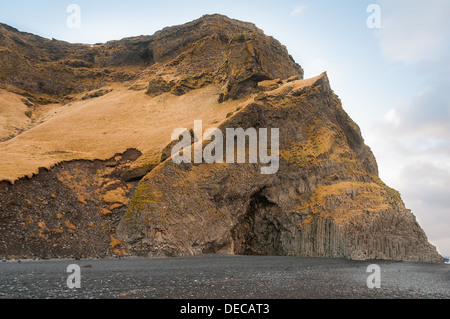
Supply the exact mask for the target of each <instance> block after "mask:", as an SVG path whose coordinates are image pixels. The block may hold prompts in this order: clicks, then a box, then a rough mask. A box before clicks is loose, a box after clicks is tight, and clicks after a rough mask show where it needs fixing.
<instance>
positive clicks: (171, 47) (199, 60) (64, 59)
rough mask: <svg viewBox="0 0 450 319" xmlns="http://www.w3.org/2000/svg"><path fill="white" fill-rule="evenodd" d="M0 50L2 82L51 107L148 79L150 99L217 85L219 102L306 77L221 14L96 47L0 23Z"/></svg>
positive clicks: (250, 28) (268, 42)
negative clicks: (266, 82) (270, 84)
mask: <svg viewBox="0 0 450 319" xmlns="http://www.w3.org/2000/svg"><path fill="white" fill-rule="evenodd" d="M0 49H1V50H0V70H1V71H0V83H3V84H4V85H10V86H13V87H15V88H16V89H21V90H24V91H26V92H27V93H28V94H33V95H35V94H38V95H39V94H47V95H50V96H51V97H52V99H50V100H49V102H51V101H58V98H59V99H61V98H62V97H64V96H67V95H69V94H73V93H77V92H83V91H90V90H93V89H97V88H99V87H102V86H104V85H106V84H108V83H112V82H121V81H126V80H130V79H135V80H136V81H138V80H143V78H144V79H145V81H148V78H150V85H149V86H148V94H151V95H157V94H161V93H165V92H172V93H173V94H177V95H183V94H185V93H186V92H189V91H190V90H193V89H198V88H201V87H204V86H206V85H209V84H212V83H220V84H221V85H223V91H222V93H221V95H220V97H219V98H220V100H221V101H223V100H227V99H229V98H238V97H241V96H243V95H245V94H247V93H250V92H254V91H255V89H256V85H257V83H258V82H259V81H262V80H272V79H275V78H278V77H282V78H286V77H289V76H296V75H299V76H301V77H303V70H302V68H301V67H300V66H299V65H297V64H296V63H295V62H294V60H293V59H292V57H291V56H289V54H288V52H287V50H286V48H285V47H283V46H282V45H281V44H280V43H279V42H278V41H277V40H275V39H273V38H272V37H269V36H266V35H265V34H264V33H263V32H262V31H261V30H260V29H258V28H257V27H256V26H255V25H253V24H251V23H246V22H241V21H237V20H232V19H229V18H227V17H224V16H221V15H209V16H204V17H202V18H200V19H198V20H195V21H193V22H190V23H187V24H185V25H181V26H175V27H170V28H165V29H163V30H162V31H159V32H157V33H155V34H154V35H153V36H139V37H133V38H127V39H123V40H120V41H110V42H108V43H104V44H97V45H94V46H90V45H84V44H71V43H66V42H63V41H58V40H55V39H53V40H48V39H44V38H41V37H39V36H35V35H32V34H28V33H23V32H19V31H18V30H16V29H14V28H12V27H9V26H7V25H4V24H0ZM130 67H139V68H140V70H139V71H140V72H136V69H130ZM141 72H142V74H141ZM143 75H144V76H143ZM147 84H148V82H147ZM38 102H39V101H38ZM41 102H42V101H41Z"/></svg>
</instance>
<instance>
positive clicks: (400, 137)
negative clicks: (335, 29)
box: [366, 0, 450, 256]
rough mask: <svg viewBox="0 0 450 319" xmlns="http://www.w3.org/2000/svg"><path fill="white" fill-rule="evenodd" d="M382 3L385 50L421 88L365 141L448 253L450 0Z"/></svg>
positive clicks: (385, 174)
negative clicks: (416, 80) (412, 75)
mask: <svg viewBox="0 0 450 319" xmlns="http://www.w3.org/2000/svg"><path fill="white" fill-rule="evenodd" d="M379 3H380V5H381V9H382V17H383V21H382V26H383V27H382V29H380V30H378V31H377V36H378V39H379V44H380V48H381V50H382V52H383V54H384V56H385V57H386V58H387V59H388V60H389V61H391V62H401V63H402V64H403V65H402V68H403V70H408V71H410V72H411V73H412V74H414V73H415V75H416V76H417V78H418V81H420V82H418V84H419V83H420V84H421V85H422V86H421V87H422V89H421V92H418V93H417V94H415V95H413V96H410V97H409V98H404V99H403V100H401V101H397V103H396V105H392V107H391V110H390V111H389V112H388V113H387V114H386V115H385V117H384V122H383V123H378V124H377V125H375V126H374V127H372V129H371V130H368V134H367V136H366V140H367V141H368V144H369V145H370V147H371V148H372V149H373V150H374V153H375V155H376V157H377V161H378V164H379V167H380V176H381V178H382V179H383V180H384V181H385V182H386V183H387V184H388V185H390V186H391V187H394V188H396V189H397V190H399V191H400V192H401V193H402V198H403V200H404V201H405V204H406V206H407V207H408V208H410V209H411V210H412V212H413V213H414V214H415V215H416V216H417V219H418V221H419V223H420V225H421V226H422V227H423V228H424V230H425V232H426V233H427V235H428V237H429V239H430V241H431V243H433V244H434V245H436V246H437V248H438V250H439V251H440V253H441V254H443V255H447V256H450V231H449V230H450V196H449V195H450V193H449V185H450V95H449V94H448V89H449V88H450V67H449V64H450V28H448V22H447V21H448V14H449V13H450V1H448V0H436V1H418V0H398V1H387V0H380V1H379ZM411 73H410V74H411ZM405 74H406V73H405ZM392 85H399V86H401V85H403V83H393V84H392Z"/></svg>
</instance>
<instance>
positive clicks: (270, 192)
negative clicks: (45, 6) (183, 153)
mask: <svg viewBox="0 0 450 319" xmlns="http://www.w3.org/2000/svg"><path fill="white" fill-rule="evenodd" d="M112 85H113V86H114V90H113V91H112V89H111V86H112ZM0 89H2V90H4V91H6V92H8V94H10V95H11V94H13V95H14V96H13V97H14V98H15V95H17V96H18V97H19V98H18V100H19V101H20V99H22V102H23V103H27V104H26V105H27V106H28V104H29V105H30V106H28V107H31V108H32V109H33V111H36V113H38V114H40V113H39V111H40V110H41V109H42V108H44V106H45V107H46V109H45V110H46V111H45V112H44V111H41V113H42V114H43V116H41V117H39V118H33V122H34V125H35V127H32V128H30V129H29V130H28V131H25V132H23V134H22V135H21V136H20V137H22V139H21V138H18V137H16V138H12V137H11V138H9V139H8V140H7V141H5V142H2V143H3V144H4V147H3V151H0V158H1V159H4V160H3V162H5V163H6V162H7V161H10V163H9V164H8V163H6V164H5V163H2V164H1V165H0V172H3V173H4V176H8V178H9V181H4V182H2V183H0V194H2V196H1V199H0V202H1V204H2V205H1V206H0V242H1V245H0V256H3V257H6V258H10V257H11V256H16V257H17V256H21V258H23V257H35V256H37V257H42V256H45V257H71V256H81V257H98V256H102V257H103V256H107V255H114V254H116V255H140V256H184V255H196V254H207V253H228V254H249V255H292V256H321V257H344V258H352V259H371V258H380V259H392V260H411V261H426V262H442V258H441V256H439V254H438V253H437V251H436V249H435V248H434V247H433V246H431V245H430V244H429V243H428V240H427V238H426V235H425V233H424V232H423V230H422V229H421V228H420V226H419V225H418V223H417V221H416V220H415V218H414V216H413V215H412V214H411V212H410V211H408V210H407V209H406V208H405V205H404V203H403V202H402V200H401V198H400V195H399V194H398V192H396V191H395V190H393V189H391V188H389V187H388V186H386V185H385V184H384V183H383V182H382V181H381V180H380V179H379V177H378V168H377V164H376V160H375V158H374V156H373V154H372V152H371V151H370V149H369V148H368V147H367V146H366V145H365V144H364V140H363V138H362V137H361V133H360V131H359V128H358V126H357V125H356V124H355V123H354V122H353V121H352V120H351V119H350V118H349V116H348V115H347V114H346V113H345V111H344V110H343V108H342V105H341V102H340V100H339V98H338V97H337V96H336V94H334V92H333V91H332V89H331V87H330V84H329V81H328V78H327V76H326V74H322V75H320V76H318V77H316V78H313V79H309V80H304V79H303V70H302V68H301V67H300V66H299V65H298V64H296V63H295V62H294V61H293V59H292V57H291V56H290V55H289V54H288V52H287V50H286V48H285V47H284V46H282V45H281V44H280V43H279V42H278V41H277V40H275V39H273V38H271V37H269V36H266V35H265V34H264V33H263V32H262V31H261V30H260V29H258V28H257V27H256V26H255V25H253V24H250V23H246V22H241V21H237V20H232V19H229V18H226V17H224V16H220V15H212V16H204V17H202V18H200V19H198V20H195V21H193V22H190V23H187V24H185V25H181V26H176V27H170V28H166V29H164V30H162V31H159V32H157V33H156V34H155V35H153V36H140V37H134V38H128V39H123V40H120V41H111V42H108V43H105V44H97V45H94V46H89V45H83V44H69V43H65V42H61V41H57V40H47V39H43V38H40V37H37V36H34V35H31V34H25V33H21V32H19V31H17V30H15V29H13V28H11V27H8V26H5V25H1V24H0ZM1 92H3V91H0V93H1ZM111 92H112V93H111ZM8 96H9V95H8ZM102 96H106V97H108V96H109V98H105V99H104V100H102ZM13 97H11V99H10V100H11V101H14V99H13ZM97 99H98V101H100V102H95V101H97ZM24 100H25V102H24ZM200 100H201V101H204V104H205V105H206V106H207V107H204V108H200V107H198V106H197V104H198V101H200ZM92 101H94V102H92ZM101 101H105V102H103V103H108V108H103V109H104V110H106V112H108V113H106V114H102V113H99V111H98V109H99V108H100V107H104V105H103V104H101V103H102V102H101ZM130 101H136V102H135V103H136V105H137V106H135V105H133V107H132V108H131V107H130V106H129V107H128V108H125V107H124V106H126V105H127V103H130ZM167 101H169V102H170V103H169V102H167ZM69 102H70V103H69ZM11 103H13V102H11ZM67 103H69V104H68V105H66V104H67ZM172 104H173V105H176V106H178V110H181V109H183V110H184V113H183V114H184V115H183V116H180V115H179V114H174V113H173V112H174V109H173V107H172V108H169V105H172ZM48 105H49V106H48ZM158 105H162V106H161V107H160V108H158ZM185 105H192V107H191V109H190V110H186V107H185ZM205 108H207V109H205ZM143 109H145V112H147V113H149V114H151V118H156V119H157V121H156V122H155V123H153V122H151V123H150V122H149V124H148V127H146V130H150V131H152V130H153V131H155V132H158V133H155V134H154V135H148V136H149V137H148V138H149V139H151V141H150V140H148V141H142V136H135V135H139V134H143V133H142V132H143V130H139V129H137V128H136V125H137V124H136V123H137V122H136V123H133V120H134V121H138V117H139V116H147V115H145V114H147V113H145V112H144V113H142V110H143ZM54 110H57V112H55V113H58V112H60V113H61V114H62V115H61V119H63V120H64V121H66V123H67V125H70V123H71V121H73V123H74V124H73V126H74V127H77V128H78V129H79V130H80V131H81V130H83V129H85V131H83V132H82V133H83V134H82V135H80V136H82V142H80V143H74V142H73V141H72V142H71V143H66V144H64V143H61V141H59V142H58V144H55V145H57V146H53V144H51V143H48V140H51V137H52V135H49V133H48V131H52V128H57V130H56V131H57V132H64V130H63V129H62V128H61V125H60V123H58V121H57V120H58V118H57V117H56V118H53V117H52V116H53V115H49V114H51V113H53V111H54ZM197 110H201V112H200V111H197ZM211 110H215V111H214V112H212V113H214V114H216V115H217V116H219V115H218V114H223V115H221V116H219V118H216V117H217V116H216V117H212V116H211V114H210V113H211ZM127 112H128V113H130V112H136V114H134V113H132V114H128V113H127ZM170 112H172V113H170ZM109 113H111V114H121V117H125V116H127V117H126V118H127V120H126V121H120V122H119V121H118V120H116V119H111V120H110V121H111V122H110V125H109V126H120V128H118V129H117V130H120V129H123V131H124V133H121V134H116V132H112V131H109V130H107V128H106V127H105V126H104V122H105V121H106V120H107V119H108V118H109V117H108V115H109ZM166 113H168V114H166ZM169 113H170V114H169ZM58 114H59V113H58ZM82 114H91V116H90V118H89V121H90V122H89V125H84V126H86V128H85V127H84V126H83V125H81V123H80V124H77V123H79V122H77V121H80V116H82ZM137 114H140V115H137ZM161 114H162V115H161ZM1 115H2V114H0V116H1ZM225 115H226V116H225ZM206 117H208V125H205V127H204V129H206V128H207V127H206V126H208V127H211V126H212V127H217V128H218V129H219V130H220V131H221V132H223V134H225V133H226V129H227V128H243V129H247V128H255V129H259V128H268V129H270V128H279V133H280V136H279V138H280V140H279V142H280V143H279V144H280V145H279V146H280V149H279V158H280V163H279V164H280V166H279V170H278V172H277V174H273V175H263V174H261V165H259V164H206V163H203V164H180V165H178V164H175V163H174V162H173V161H172V159H171V158H170V150H171V147H172V146H173V143H170V135H171V132H172V130H173V129H176V128H178V127H180V125H186V123H187V122H189V123H192V124H193V123H194V120H205V121H206ZM81 118H82V117H81ZM151 118H149V119H151ZM166 118H172V119H173V124H172V126H173V127H172V126H168V124H167V123H168V121H167V120H166ZM149 121H150V120H149ZM163 121H165V122H164V124H163ZM144 122H145V121H144ZM144 122H142V121H139V123H141V124H139V125H144V124H142V123H144ZM169 122H170V121H169ZM145 123H147V122H145ZM97 125H98V127H99V128H98V130H96V129H94V128H96V127H97ZM161 127H164V128H168V127H170V129H168V130H167V132H166V131H164V133H165V134H164V136H163V135H162V133H161V132H159V131H160V130H161ZM49 128H50V129H49ZM187 128H189V129H191V128H192V127H187ZM77 131H78V130H77ZM191 131H192V130H191ZM133 132H134V133H133ZM105 134H106V135H107V136H110V143H109V148H110V150H109V151H110V152H112V153H111V155H112V154H116V155H114V156H113V157H112V158H109V157H108V156H104V158H103V159H105V158H108V159H109V160H107V161H104V160H103V161H100V160H99V161H92V158H91V157H92V155H89V156H90V157H89V158H87V157H88V154H91V153H92V152H94V151H92V149H95V150H97V149H98V148H102V147H104V143H103V142H100V143H97V144H95V143H96V142H97V140H100V141H101V139H100V137H99V135H101V136H102V137H104V136H105ZM49 136H50V137H49ZM60 136H64V135H60ZM123 136H126V138H124V137H123ZM146 136H147V135H146ZM13 137H14V136H13ZM22 140H23V141H25V142H26V144H23V143H22V142H23V141H22ZM124 140H125V141H124ZM191 140H192V142H195V140H196V139H195V136H191ZM39 141H45V143H43V144H44V146H42V147H44V148H45V147H48V149H42V150H41V149H40V147H41V146H40V145H38V144H39ZM80 141H81V139H80ZM21 143H22V144H21ZM152 143H153V144H152ZM47 144H48V145H47ZM147 144H148V145H151V146H148V145H147ZM21 145H27V147H28V148H30V150H32V153H30V155H29V156H30V157H32V158H33V161H31V160H30V163H33V165H36V163H35V162H38V163H39V158H40V157H44V156H45V161H42V163H43V164H42V166H46V167H45V169H41V170H40V172H39V174H36V176H33V177H28V178H23V176H24V175H27V169H29V168H28V167H23V169H22V170H21V169H20V167H19V168H18V167H17V166H18V164H17V163H20V162H19V161H14V156H19V155H20V151H19V149H20V148H21ZM166 145H167V146H166ZM207 146H208V143H207V142H205V143H204V144H203V147H207ZM192 147H193V146H192ZM268 148H269V150H270V145H269V146H268ZM127 149H128V151H126V150H127ZM247 151H248V150H247ZM17 154H19V155H17ZM72 154H75V155H72ZM102 154H103V155H104V154H108V152H106V151H105V152H104V153H102ZM141 154H142V156H140V155H141ZM111 155H110V156H111ZM83 156H85V157H83ZM139 156H140V157H139ZM138 157H139V158H138ZM11 158H12V160H11ZM83 159H89V160H91V161H84V160H83ZM60 162H62V163H61V164H58V163H60ZM57 164H58V165H57ZM10 170H13V172H10ZM21 173H23V175H20V174H21ZM14 178H15V180H14ZM141 179H142V180H141ZM139 180H141V181H140V182H139ZM12 182H14V183H12ZM64 194H67V196H64ZM130 199H131V200H130Z"/></svg>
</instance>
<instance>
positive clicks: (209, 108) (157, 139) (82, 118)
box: [0, 85, 242, 182]
mask: <svg viewBox="0 0 450 319" xmlns="http://www.w3.org/2000/svg"><path fill="white" fill-rule="evenodd" d="M111 88H112V89H113V91H112V92H111V93H109V94H107V95H105V96H102V97H98V98H95V99H90V100H85V101H83V100H77V101H75V102H72V103H70V104H66V105H62V104H56V105H52V106H45V107H42V108H40V109H38V110H36V111H35V115H34V116H35V117H36V118H35V122H36V123H38V124H36V126H34V127H33V128H31V129H29V130H28V131H26V132H24V133H23V134H21V135H19V136H16V137H15V138H13V139H10V140H8V141H5V142H2V143H0V180H9V181H11V182H14V181H15V180H17V179H19V178H21V177H24V176H31V175H33V174H35V173H37V172H38V170H39V168H40V167H45V168H49V167H52V166H53V165H55V164H57V163H59V162H62V161H69V160H74V159H86V160H92V159H100V160H104V159H107V158H110V157H112V156H114V155H115V154H116V153H119V152H123V151H125V150H126V149H129V148H136V149H138V150H140V151H141V152H142V153H143V154H144V155H143V157H142V159H140V162H144V161H146V162H156V163H157V162H158V161H159V158H160V153H161V150H162V149H163V148H164V147H165V146H166V145H167V144H168V143H169V142H170V137H171V133H172V131H173V130H174V129H175V128H178V127H186V128H191V127H193V124H194V120H203V129H207V128H208V127H212V126H216V125H217V124H218V123H220V121H222V120H223V119H225V118H226V115H227V114H228V113H229V112H231V111H234V110H235V109H236V108H237V107H238V105H239V104H240V103H241V102H242V101H230V102H226V103H223V104H218V103H217V95H218V93H219V91H220V88H219V87H218V86H214V85H210V86H208V87H205V88H203V89H199V90H195V91H192V92H190V93H188V94H186V95H184V96H174V95H171V94H163V95H161V96H158V97H149V96H147V95H146V94H145V93H144V92H143V91H134V90H128V89H126V88H125V87H123V86H121V85H115V86H113V87H111ZM5 99H8V101H9V102H8V103H9V104H8V107H2V108H1V109H2V111H1V113H0V121H2V122H1V123H3V122H4V121H6V120H5V119H6V117H7V116H9V115H8V114H9V113H12V112H15V113H14V115H13V119H8V120H7V121H9V122H10V123H13V121H19V122H20V123H22V122H24V121H25V119H24V118H23V117H24V116H25V115H23V112H24V111H25V109H26V107H25V106H24V105H23V103H22V102H21V101H20V98H18V97H14V96H11V93H6V92H5V91H3V92H0V101H4V100H5ZM1 104H2V105H3V102H2V103H1ZM20 104H22V105H20ZM4 109H7V110H8V111H3V110H4ZM16 109H17V110H16ZM15 110H16V111H15ZM2 127H3V126H2Z"/></svg>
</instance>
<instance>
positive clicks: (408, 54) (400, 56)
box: [377, 0, 450, 64]
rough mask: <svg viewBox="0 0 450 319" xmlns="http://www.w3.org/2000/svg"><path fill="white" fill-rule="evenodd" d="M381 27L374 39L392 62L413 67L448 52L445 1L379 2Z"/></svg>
mask: <svg viewBox="0 0 450 319" xmlns="http://www.w3.org/2000/svg"><path fill="white" fill-rule="evenodd" d="M379 2H380V6H381V10H382V25H383V27H382V28H381V29H380V30H379V31H378V33H377V35H378V37H379V39H380V45H381V48H382V51H383V53H384V55H385V56H386V57H388V58H389V59H390V60H392V61H399V62H403V63H405V64H412V63H417V62H420V61H422V60H427V59H429V58H430V57H431V58H433V57H436V56H438V55H440V54H441V53H442V52H443V51H446V50H447V49H448V48H449V43H450V42H449V39H450V28H449V27H448V13H449V12H450V1H448V0H433V1H421V0H397V1H388V0H380V1H379Z"/></svg>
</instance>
